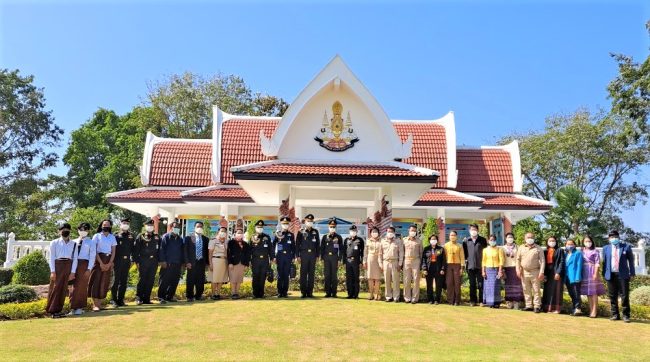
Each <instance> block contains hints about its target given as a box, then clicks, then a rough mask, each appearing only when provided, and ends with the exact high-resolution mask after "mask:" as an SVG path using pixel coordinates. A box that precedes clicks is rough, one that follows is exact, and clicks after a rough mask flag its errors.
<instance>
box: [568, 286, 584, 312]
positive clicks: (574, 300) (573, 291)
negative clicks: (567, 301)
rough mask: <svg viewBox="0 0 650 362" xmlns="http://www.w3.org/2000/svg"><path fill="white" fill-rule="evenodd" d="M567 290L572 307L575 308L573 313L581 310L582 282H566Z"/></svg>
mask: <svg viewBox="0 0 650 362" xmlns="http://www.w3.org/2000/svg"><path fill="white" fill-rule="evenodd" d="M565 284H566V289H567V291H568V292H569V296H570V297H571V307H572V308H573V310H572V312H575V311H576V310H577V309H580V303H581V300H580V282H577V283H570V282H569V280H568V279H567V280H566V283H565Z"/></svg>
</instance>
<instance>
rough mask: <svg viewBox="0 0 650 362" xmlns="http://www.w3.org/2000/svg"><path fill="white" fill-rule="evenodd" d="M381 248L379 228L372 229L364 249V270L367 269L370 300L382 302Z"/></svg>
mask: <svg viewBox="0 0 650 362" xmlns="http://www.w3.org/2000/svg"><path fill="white" fill-rule="evenodd" d="M380 248H381V240H380V239H379V228H377V227H372V228H371V229H370V237H369V238H368V242H367V244H366V246H365V248H364V249H363V268H364V269H366V276H367V277H368V293H369V294H370V296H369V297H368V300H381V291H380V290H379V287H380V285H381V274H382V271H381V264H380V263H379V250H380Z"/></svg>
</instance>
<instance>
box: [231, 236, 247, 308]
mask: <svg viewBox="0 0 650 362" xmlns="http://www.w3.org/2000/svg"><path fill="white" fill-rule="evenodd" d="M250 261H251V252H250V245H248V243H247V242H245V241H244V229H242V228H241V227H237V228H236V229H235V235H234V238H232V239H230V241H229V242H228V279H229V280H230V298H231V299H239V298H240V295H239V287H240V286H241V283H243V282H244V274H245V273H246V269H247V268H248V266H249V265H250Z"/></svg>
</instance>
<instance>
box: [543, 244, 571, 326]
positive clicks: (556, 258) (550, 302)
mask: <svg viewBox="0 0 650 362" xmlns="http://www.w3.org/2000/svg"><path fill="white" fill-rule="evenodd" d="M564 257H565V256H564V251H563V250H562V249H561V248H560V247H559V246H558V245H557V239H556V238H555V236H551V237H549V238H548V240H546V250H545V251H544V260H545V261H546V264H545V266H544V279H545V281H544V293H543V294H542V311H544V312H545V313H546V312H550V313H556V314H557V313H560V311H561V310H562V295H563V294H564V288H563V286H564V272H565V269H564V266H565V263H564Z"/></svg>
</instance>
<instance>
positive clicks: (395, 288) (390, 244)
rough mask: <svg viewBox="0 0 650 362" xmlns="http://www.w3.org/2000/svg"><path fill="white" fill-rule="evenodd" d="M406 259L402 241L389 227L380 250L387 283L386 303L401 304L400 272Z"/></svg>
mask: <svg viewBox="0 0 650 362" xmlns="http://www.w3.org/2000/svg"><path fill="white" fill-rule="evenodd" d="M403 259H404V245H403V244H402V240H400V239H398V238H396V237H395V228H394V227H392V226H389V227H388V229H387V230H386V237H385V238H383V239H382V240H381V247H380V248H379V265H381V267H382V270H383V271H384V280H385V281H386V301H387V302H395V303H399V292H400V288H399V272H400V270H401V269H402V262H403Z"/></svg>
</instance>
